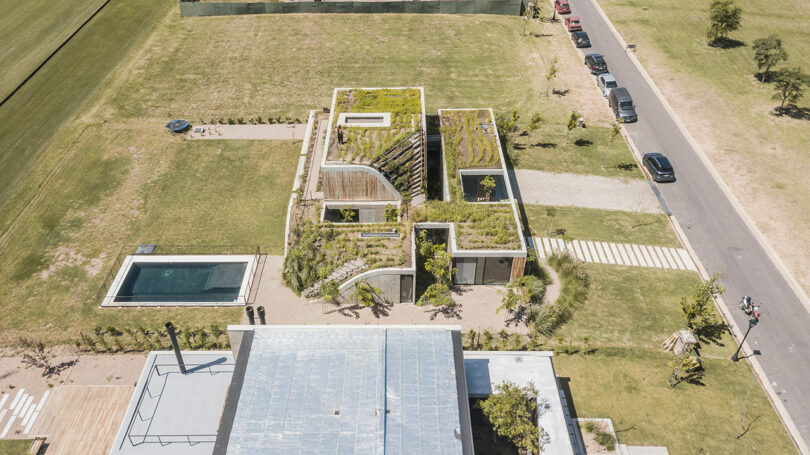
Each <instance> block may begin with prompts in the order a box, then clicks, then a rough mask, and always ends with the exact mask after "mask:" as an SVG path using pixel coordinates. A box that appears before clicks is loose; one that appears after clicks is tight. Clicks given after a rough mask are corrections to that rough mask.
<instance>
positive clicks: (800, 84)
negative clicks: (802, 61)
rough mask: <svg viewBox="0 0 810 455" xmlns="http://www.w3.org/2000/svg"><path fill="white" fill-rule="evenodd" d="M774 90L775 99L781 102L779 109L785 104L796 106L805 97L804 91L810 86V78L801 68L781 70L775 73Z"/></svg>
mask: <svg viewBox="0 0 810 455" xmlns="http://www.w3.org/2000/svg"><path fill="white" fill-rule="evenodd" d="M773 80H774V83H775V85H774V88H775V90H776V93H775V94H774V95H773V99H774V100H776V101H781V103H782V104H780V105H779V107H785V103H789V104H796V102H797V101H799V100H800V99H801V98H802V97H803V96H804V89H805V87H806V86H808V85H810V76H808V75H807V74H805V73H804V72H803V71H802V69H801V67H799V66H797V67H795V68H786V69H781V70H779V71H777V72H776V73H774V76H773Z"/></svg>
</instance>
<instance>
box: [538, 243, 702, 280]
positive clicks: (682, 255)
mask: <svg viewBox="0 0 810 455" xmlns="http://www.w3.org/2000/svg"><path fill="white" fill-rule="evenodd" d="M534 244H535V245H536V247H537V255H538V256H539V257H540V258H545V257H546V256H548V255H550V254H551V253H553V252H565V251H567V252H569V253H570V254H571V255H573V256H574V257H576V258H577V259H579V260H580V261H583V262H594V263H597V264H616V265H633V266H638V267H653V268H657V269H671V270H691V271H693V272H697V267H696V266H695V263H694V262H692V259H691V258H690V257H689V253H687V252H686V250H684V249H683V248H667V247H662V246H648V245H629V244H626V243H611V242H594V241H590V240H587V241H586V240H571V241H570V242H565V241H563V240H562V239H558V238H554V237H552V238H547V237H535V239H534Z"/></svg>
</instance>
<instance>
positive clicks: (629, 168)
mask: <svg viewBox="0 0 810 455" xmlns="http://www.w3.org/2000/svg"><path fill="white" fill-rule="evenodd" d="M616 168H617V169H621V170H623V171H634V170H636V169H638V164H636V163H619V164H617V165H616Z"/></svg>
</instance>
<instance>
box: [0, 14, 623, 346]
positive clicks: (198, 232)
mask: <svg viewBox="0 0 810 455" xmlns="http://www.w3.org/2000/svg"><path fill="white" fill-rule="evenodd" d="M174 7H176V5H175V6H172V7H167V6H166V5H165V4H164V3H162V2H158V1H154V2H147V3H141V4H139V5H138V7H137V11H138V12H139V14H135V11H136V9H135V7H133V6H130V4H127V3H123V2H120V1H119V0H113V2H111V3H110V4H109V5H108V6H107V7H105V9H104V11H102V13H101V14H100V15H99V16H98V17H97V18H96V19H94V21H93V22H91V23H90V24H88V27H86V28H85V30H83V31H82V32H81V33H80V34H79V35H78V36H77V37H76V39H75V40H74V41H72V42H71V43H70V44H69V45H68V46H66V47H65V49H63V52H64V54H63V53H62V52H60V54H59V55H58V56H57V58H54V59H53V60H52V61H51V62H50V63H49V64H48V65H47V67H46V68H45V69H44V70H43V71H42V72H41V73H40V74H38V75H37V77H35V78H34V79H32V80H31V82H30V86H29V85H28V84H27V85H26V87H25V90H24V91H21V93H20V94H19V95H20V97H19V99H17V96H15V97H14V99H13V100H12V101H13V102H14V103H16V104H15V105H14V106H13V107H14V109H11V106H8V105H7V106H4V108H3V109H2V110H0V120H2V121H0V132H3V133H7V134H5V135H2V136H0V142H3V145H4V147H2V150H3V151H4V152H5V154H4V155H3V156H2V158H0V159H2V160H4V165H5V164H8V166H6V167H3V168H2V170H0V172H2V173H4V176H5V177H4V178H3V179H2V182H3V186H0V205H2V206H3V208H4V210H3V211H2V215H0V228H2V230H6V228H7V227H8V226H10V225H11V229H8V230H7V232H6V234H4V235H3V237H2V239H0V241H1V242H2V243H0V254H2V256H3V258H4V260H3V261H2V263H0V300H2V301H3V302H4V305H5V308H7V309H8V310H9V311H6V312H4V314H3V315H2V316H0V342H2V343H3V344H13V343H15V342H16V339H17V336H18V335H20V334H21V333H23V332H24V331H28V332H29V333H30V336H32V337H37V338H41V339H43V340H46V341H51V342H64V341H70V340H72V339H75V338H76V337H77V336H78V332H79V331H89V330H91V329H92V328H93V327H94V326H96V325H102V326H106V325H107V324H113V325H116V326H120V327H126V326H132V325H141V324H143V325H148V326H152V325H157V324H159V323H162V322H165V320H166V319H167V318H171V319H172V320H174V321H175V322H176V323H177V324H182V325H183V326H191V327H193V326H200V325H208V324H210V323H218V324H220V325H225V324H227V323H229V322H234V321H236V320H237V319H238V317H239V310H235V309H231V310H227V309H225V310H206V309H190V310H176V311H168V310H165V311H164V310H114V309H113V310H110V309H104V310H101V309H99V308H97V304H98V302H97V301H96V300H95V295H96V293H97V292H98V290H99V287H100V285H101V283H102V281H103V278H104V276H105V275H106V274H107V273H108V271H109V268H110V265H111V263H112V260H113V258H114V256H115V254H117V252H118V251H119V248H120V246H121V245H122V244H138V243H142V242H150V243H151V242H157V243H163V244H168V243H172V244H181V245H188V244H196V245H200V244H257V245H260V246H261V247H262V249H263V251H264V252H267V253H269V254H281V253H282V251H283V228H284V219H285V210H286V203H287V199H288V197H289V191H290V188H291V186H292V178H293V175H294V172H295V166H296V162H297V159H298V156H297V155H298V148H300V143H290V142H272V143H271V142H258V141H256V142H251V141H244V142H231V141H228V142H226V141H213V142H212V141H205V142H192V141H186V140H182V139H180V138H177V137H172V136H171V135H169V134H168V133H167V132H166V131H165V129H163V125H164V124H165V123H166V121H167V120H169V119H170V118H174V117H182V118H187V119H189V120H191V121H192V122H199V121H200V120H211V119H218V118H228V117H232V118H237V117H244V118H250V117H256V116H263V117H265V118H267V117H269V116H271V115H272V116H278V115H281V116H290V117H293V118H295V117H298V118H305V116H306V115H307V112H308V111H309V110H310V109H313V108H315V109H318V108H320V107H322V106H326V105H328V104H329V102H330V100H331V94H332V90H333V88H334V87H340V86H366V87H375V86H402V85H421V86H424V87H425V91H426V101H427V104H428V106H427V109H428V110H429V111H435V110H436V109H437V108H439V107H479V106H480V107H488V106H492V107H494V108H495V109H496V110H498V111H506V110H509V109H511V108H513V107H515V108H517V109H518V110H519V111H520V112H521V114H522V115H523V116H524V117H527V116H529V114H528V113H531V112H541V113H542V114H543V116H544V117H545V118H546V119H547V121H549V122H552V121H556V122H560V123H562V122H564V121H566V120H567V115H568V113H569V112H570V111H571V110H573V109H576V110H578V111H580V112H584V113H586V115H587V118H588V119H589V122H590V124H591V125H600V124H601V125H602V126H606V125H608V124H609V122H610V113H609V112H608V111H607V110H606V108H605V107H604V106H603V103H598V102H599V101H601V100H599V99H598V98H596V97H595V95H596V90H595V88H594V86H593V82H592V81H591V80H590V78H589V76H588V75H587V72H586V71H585V70H584V68H582V67H581V65H579V64H577V65H574V64H573V63H575V62H576V63H579V62H578V58H577V56H576V53H575V52H574V50H573V48H571V46H569V45H568V42H567V37H566V36H565V34H564V33H563V32H562V31H561V30H559V27H556V26H555V25H556V24H531V26H530V29H529V31H531V32H533V33H534V34H533V35H528V34H527V35H523V34H522V29H523V24H522V22H521V20H520V18H516V17H497V16H426V15H381V16H346V15H334V16H328V15H314V16H295V15H280V16H272V15H259V16H235V17H219V18H193V19H184V18H180V17H179V16H178V15H177V14H176V10H175V9H173V8H174ZM144 17H147V18H149V19H151V20H150V21H147V20H146V19H143V18H144ZM360 18H362V20H363V23H364V26H363V27H362V28H358V27H357V20H358V19H360ZM141 19H143V21H141ZM425 30H432V31H433V33H432V34H429V35H428V34H426V33H424V31H425ZM281 31H283V32H281ZM118 33H121V34H122V36H119V35H118ZM110 34H112V35H110ZM544 35H548V36H544ZM110 41H112V42H114V43H115V45H112V44H110ZM116 49H117V52H116ZM555 56H556V57H558V59H559V60H560V61H561V62H563V61H570V62H571V64H570V65H562V64H561V65H560V74H561V77H559V78H558V80H557V81H556V82H555V88H558V89H561V90H568V92H566V93H567V94H566V96H555V95H552V96H550V97H546V96H545V95H544V90H545V82H544V79H543V78H542V77H539V76H538V74H541V73H544V72H545V70H546V66H547V64H548V63H549V62H550V61H551V59H552V58H554V57H555ZM105 71H106V72H105ZM49 84H53V85H54V86H53V87H52V86H51V85H49ZM593 101H597V102H596V103H594V102H593ZM9 104H12V103H9ZM46 104H47V105H48V109H45V105H46ZM51 105H53V106H51ZM26 125H33V126H37V127H38V128H39V130H38V129H37V128H33V127H26ZM12 223H14V224H13V225H12Z"/></svg>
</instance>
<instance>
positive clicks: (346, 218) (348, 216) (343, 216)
mask: <svg viewBox="0 0 810 455" xmlns="http://www.w3.org/2000/svg"><path fill="white" fill-rule="evenodd" d="M339 210H340V221H342V222H344V223H351V222H353V221H354V209H353V208H351V207H344V208H341V209H339Z"/></svg>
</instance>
